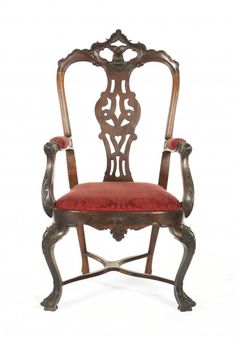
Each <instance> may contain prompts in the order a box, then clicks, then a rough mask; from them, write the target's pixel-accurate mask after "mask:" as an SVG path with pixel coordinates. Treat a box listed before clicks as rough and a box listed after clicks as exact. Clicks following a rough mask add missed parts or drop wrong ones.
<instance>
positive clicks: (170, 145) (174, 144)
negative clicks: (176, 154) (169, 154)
mask: <svg viewBox="0 0 236 341" xmlns="http://www.w3.org/2000/svg"><path fill="white" fill-rule="evenodd" d="M180 142H186V141H185V140H184V139H181V138H179V137H177V138H173V139H169V140H166V142H165V148H166V149H167V150H170V151H176V150H177V148H178V144H179V143H180Z"/></svg>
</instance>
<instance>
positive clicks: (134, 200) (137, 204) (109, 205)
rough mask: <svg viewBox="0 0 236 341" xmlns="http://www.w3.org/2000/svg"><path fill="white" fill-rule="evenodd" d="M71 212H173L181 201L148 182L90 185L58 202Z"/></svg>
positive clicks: (58, 204) (72, 191) (98, 183)
mask: <svg viewBox="0 0 236 341" xmlns="http://www.w3.org/2000/svg"><path fill="white" fill-rule="evenodd" d="M56 207H57V208H61V209H64V210H71V211H172V210H176V209H178V208H180V207H181V204H180V202H179V201H178V200H177V199H176V198H175V197H174V196H173V195H172V194H170V193H168V192H167V191H166V190H165V189H163V188H162V187H161V186H159V185H155V184H150V183H144V182H90V183H84V184H81V185H76V186H75V187H73V188H72V190H71V191H70V192H69V193H67V194H66V195H64V196H62V197H61V198H60V199H59V200H57V202H56Z"/></svg>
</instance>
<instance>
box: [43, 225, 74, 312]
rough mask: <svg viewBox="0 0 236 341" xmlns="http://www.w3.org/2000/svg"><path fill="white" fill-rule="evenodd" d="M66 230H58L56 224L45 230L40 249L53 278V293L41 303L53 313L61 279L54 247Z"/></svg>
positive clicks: (60, 289) (58, 295) (59, 294)
mask: <svg viewBox="0 0 236 341" xmlns="http://www.w3.org/2000/svg"><path fill="white" fill-rule="evenodd" d="M68 230H69V228H59V227H58V226H57V225H56V224H53V225H52V226H50V227H48V228H47V229H46V231H45V233H44V235H43V242H42V249H43V253H44V256H45V259H46V262H47V264H48V267H49V270H50V272H51V274H52V277H53V291H52V292H51V294H50V295H49V296H48V297H46V298H45V299H44V300H43V301H42V302H41V305H42V306H43V307H44V310H50V311H55V310H56V309H57V303H58V302H59V300H60V298H61V294H62V279H61V275H60V272H59V270H58V267H57V263H56V260H55V256H54V247H55V244H56V242H57V241H58V240H60V239H61V238H62V237H63V236H64V235H65V234H66V233H67V232H68Z"/></svg>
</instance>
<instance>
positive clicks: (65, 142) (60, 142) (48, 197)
mask: <svg viewBox="0 0 236 341" xmlns="http://www.w3.org/2000/svg"><path fill="white" fill-rule="evenodd" d="M67 149H72V146H71V140H70V139H69V138H68V137H65V136H62V137H54V138H53V139H51V140H50V142H48V143H46V144H45V146H44V152H45V154H46V156H47V167H46V171H45V175H44V178H43V184H42V203H43V208H44V211H45V212H46V214H47V215H48V216H49V217H52V213H53V209H54V205H55V201H56V200H55V197H54V193H53V182H54V165H55V160H56V154H57V152H58V151H59V150H67Z"/></svg>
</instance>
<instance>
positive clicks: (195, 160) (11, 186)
mask: <svg viewBox="0 0 236 341" xmlns="http://www.w3.org/2000/svg"><path fill="white" fill-rule="evenodd" d="M117 28H120V29H122V31H123V32H124V33H125V34H126V35H127V36H128V38H129V39H132V41H133V42H136V41H141V42H144V43H145V44H146V46H147V47H148V48H155V49H163V50H166V51H167V52H168V53H169V54H170V55H171V56H172V57H173V58H175V59H176V60H178V61H179V62H180V70H181V89H180V98H179V104H178V108H177V120H176V125H175V134H174V135H175V136H178V137H184V138H186V139H187V140H188V141H189V142H190V143H191V144H192V145H193V154H192V155H191V168H192V173H193V176H194V179H195V185H196V205H195V208H194V211H193V213H192V215H191V216H190V218H188V220H187V224H188V225H190V226H191V227H192V229H193V230H194V232H195V234H196V237H197V243H198V247H197V252H196V255H195V257H194V260H193V262H192V264H191V267H190V269H189V271H188V274H187V276H186V279H185V289H186V291H187V293H188V294H189V295H190V296H192V297H193V298H194V299H195V300H196V301H197V306H196V307H195V309H194V310H193V312H191V313H180V312H179V311H178V310H177V309H176V302H175V300H174V296H173V292H172V287H171V286H168V285H167V284H163V283H157V282H152V281H145V280H141V279H133V278H130V277H125V276H122V275H121V274H116V273H110V274H107V275H106V276H103V277H98V278H96V279H92V280H88V281H84V282H79V283H76V284H71V285H70V286H68V287H65V288H64V292H63V297H62V300H61V302H60V305H59V309H58V310H57V312H55V313H50V312H44V311H43V309H42V308H41V307H40V305H39V302H40V301H41V300H42V298H43V297H45V296H47V294H49V292H50V290H51V283H52V281H51V277H50V274H49V272H48V269H47V267H46V263H45V261H44V258H43V256H42V253H41V249H40V243H41V236H42V233H43V231H44V230H45V228H46V226H49V225H50V219H49V218H48V217H47V216H46V215H45V214H44V212H43V210H42V208H41V202H40V186H41V181H42V177H43V173H44V169H45V157H44V154H43V151H42V147H43V144H44V143H45V142H46V141H47V140H48V139H49V138H50V137H52V136H55V135H61V134H62V127H61V122H60V116H59V105H58V99H57V93H56V83H55V73H56V62H57V60H58V59H60V58H62V57H65V56H66V55H67V53H69V52H71V51H72V50H73V49H74V48H87V47H88V48H89V47H90V44H92V43H93V42H95V41H97V40H99V41H104V39H105V38H108V37H109V36H110V34H111V33H113V32H114V31H115V30H116V29H117ZM0 32H1V38H0V65H1V71H0V120H1V124H0V139H1V177H0V182H1V183H0V189H1V192H0V195H1V196H0V199H1V221H0V228H1V237H0V260H1V266H0V271H1V276H0V278H1V279H0V288H1V289H0V314H1V316H0V337H1V340H4V341H5V340H15V339H18V340H42V339H43V340H65V339H68V340H69V339H70V340H71V341H73V340H80V339H81V340H92V339H96V340H110V339H112V340H120V339H123V340H126V339H128V338H129V339H131V340H146V339H151V340H152V339H154V338H155V339H157V340H158V339H160V338H162V340H169V339H172V338H173V337H174V338H175V340H188V339H191V340H199V338H208V339H209V340H213V339H214V340H216V339H219V340H222V339H224V340H227V341H228V340H235V338H236V332H235V326H234V323H235V318H234V316H235V314H234V307H235V304H236V294H235V289H236V267H235V261H236V258H235V257H236V248H235V237H236V233H235V219H234V216H235V202H234V195H235V185H236V184H235V182H236V180H235V168H234V165H235V159H236V156H235V113H236V104H235V91H236V69H235V60H236V42H235V41H236V40H235V32H236V21H235V9H234V1H230V0H225V1H217V0H215V1H211V0H209V1H207V0H205V1H203V0H199V1H184V0H179V1H152V0H151V1H150V0H147V1H145V2H144V1H142V2H141V1H128V0H126V1H124V0H120V1H116V2H112V1H105V0H100V1H96V2H95V1H87V2H82V1H72V0H67V1H60V0H58V1H45V0H41V1H29V0H21V1H11V0H6V1H4V0H1V1H0ZM94 69H95V71H96V72H98V69H97V68H94ZM73 70H75V68H74V69H73ZM140 70H141V69H140ZM165 71H166V72H168V71H167V70H166V69H165ZM75 72H77V71H76V70H75ZM89 72H90V77H91V79H92V80H93V85H94V86H95V90H96V95H95V97H94V98H93V99H94V100H96V99H97V98H98V96H99V94H100V92H101V91H103V90H104V85H105V82H104V78H102V80H101V84H102V87H101V86H97V84H99V85H100V83H99V82H98V81H97V78H94V79H95V80H94V79H93V75H95V72H94V71H90V69H89ZM93 72H94V73H93ZM148 72H149V73H148ZM160 72H162V71H160ZM137 74H138V73H137ZM77 75H78V76H79V73H78V74H77ZM98 75H101V73H100V70H99V72H98ZM138 75H139V76H137V79H136V80H138V82H137V88H135V84H136V83H135V79H134V81H133V82H134V83H133V90H135V91H136V93H137V97H138V99H139V101H140V102H141V105H142V102H143V98H141V97H142V96H143V97H145V96H144V95H142V93H143V92H142V91H141V90H142V89H141V88H138V84H140V80H142V77H147V78H146V79H150V77H151V76H152V73H151V72H150V71H149V70H148V69H147V75H146V76H144V73H142V71H140V73H139V74H138ZM153 75H155V74H153ZM94 77H97V76H94ZM101 77H103V76H101ZM68 79H69V78H68ZM143 82H144V94H145V88H146V83H145V79H144V81H143ZM164 83H165V82H164ZM87 85H88V84H87ZM96 86H97V88H96ZM80 91H81V94H82V96H80ZM91 91H92V90H91ZM152 91H153V93H152V92H150V93H149V100H151V99H153V98H154V99H155V98H157V99H158V98H160V97H161V96H160V97H155V96H157V95H155V89H154V90H152ZM94 93H95V92H94ZM92 94H93V92H92ZM146 94H147V92H146ZM150 94H151V95H150ZM73 95H74V96H77V97H76V101H78V103H80V99H81V97H82V98H84V93H83V87H82V88H80V89H79V90H78V94H76V93H74V94H73ZM88 96H90V95H88ZM91 96H93V95H91ZM86 99H87V98H86ZM90 100H91V99H90V98H89V97H88V100H87V101H88V102H89V103H90ZM76 101H75V98H74V102H73V100H72V102H73V103H74V104H75V106H76V105H77V104H78V103H77V102H76ZM81 103H82V102H81ZM78 105H79V104H78ZM90 105H91V108H92V109H93V105H94V102H92V101H91V103H90ZM146 108H148V107H146ZM82 111H83V110H82ZM83 115H84V116H83ZM146 115H147V121H146V122H147V123H145V106H143V112H142V120H141V122H140V128H138V130H137V133H138V135H139V140H138V141H139V142H138V141H137V142H135V143H136V145H135V146H134V147H133V151H134V153H133V156H132V165H133V166H134V167H133V168H134V169H136V171H134V174H135V179H138V180H143V181H152V182H154V181H157V176H158V162H159V159H160V158H159V154H155V152H154V150H153V151H151V152H150V151H149V152H147V151H146V150H147V149H146V147H147V142H149V137H150V140H151V138H152V139H153V141H155V142H156V144H157V145H159V146H160V148H161V147H162V143H163V134H164V131H163V130H162V135H161V134H159V133H157V131H156V127H159V123H158V122H159V121H158V119H156V121H155V120H154V119H155V118H156V116H155V113H154V112H153V114H152V112H150V116H148V115H149V111H148V110H147V111H146ZM163 115H164V113H163ZM77 117H78V127H79V128H78V129H80V130H81V129H82V130H81V131H82V132H83V131H84V128H81V124H82V123H84V124H85V125H86V124H88V123H89V120H90V119H91V124H92V128H91V131H90V132H89V134H90V133H91V136H92V132H93V133H94V134H93V137H91V145H90V144H89V147H88V149H89V155H90V154H91V157H90V158H87V162H88V164H87V163H85V162H84V160H85V156H84V155H85V154H84V152H85V151H82V150H83V148H82V147H83V145H82V144H81V146H80V145H79V148H78V149H79V150H78V149H77V152H78V154H79V155H78V160H79V163H80V165H79V168H80V171H81V172H80V174H81V175H80V180H81V181H90V180H94V179H96V180H100V179H101V178H102V172H103V171H104V156H102V157H101V159H99V158H98V155H100V154H99V153H100V151H101V153H102V152H103V150H102V148H103V146H102V142H101V141H99V140H98V139H97V134H98V133H99V127H98V125H97V122H96V119H95V117H94V114H93V110H90V111H89V112H84V111H83V113H80V112H78V116H77ZM151 119H152V120H151ZM92 122H93V123H92ZM76 124H77V123H76V122H75V123H74V125H75V126H76ZM93 124H94V126H93ZM145 129H146V130H145ZM142 132H143V135H142ZM82 135H83V134H82ZM141 136H145V138H146V140H145V138H143V140H142V137H141ZM84 137H85V138H89V139H90V135H89V137H88V136H87V137H86V136H84ZM93 139H94V140H93ZM142 141H144V142H145V143H143V144H142V143H141V142H142ZM81 143H82V142H81ZM92 143H95V145H96V147H95V148H96V149H95V150H96V151H97V152H96V153H94V154H95V155H94V157H95V161H96V162H95V166H92V163H91V160H92V156H93V151H94V147H93V144H92ZM139 143H140V144H139ZM139 148H140V149H139ZM142 148H143V149H142ZM131 153H132V150H131ZM80 160H81V162H80ZM97 160H102V162H100V163H98V162H99V161H97ZM148 160H149V161H150V160H152V162H153V163H150V162H149V163H148ZM58 161H59V165H60V164H61V165H63V161H64V159H63V157H60V158H59V160H58ZM135 166H136V168H135ZM173 167H174V171H172V172H171V177H172V181H171V183H170V185H171V186H172V188H173V191H174V192H175V191H176V193H177V192H178V191H179V190H180V187H178V186H177V185H176V183H177V180H176V179H177V175H176V173H178V172H179V169H177V159H176V164H175V162H174V163H173ZM62 168H63V167H62ZM64 168H65V167H64ZM64 168H63V170H64ZM57 169H58V171H59V167H58V168H57ZM135 172H136V173H135ZM61 173H62V174H59V177H58V176H57V177H56V180H57V181H58V183H59V184H61V183H63V179H66V177H65V175H63V171H61ZM60 176H61V177H60ZM60 179H61V180H60ZM56 190H57V191H58V193H59V192H60V191H62V190H64V188H63V186H60V185H59V186H58V185H57V189H56ZM176 195H180V196H181V194H176ZM87 231H88V233H87V235H88V248H89V250H91V251H95V252H98V253H99V252H100V253H102V254H103V255H104V256H105V257H108V258H111V259H113V258H114V259H116V258H119V257H122V256H123V255H127V254H133V253H134V254H136V253H139V252H144V251H145V250H146V248H147V245H148V235H147V232H149V231H140V232H139V233H137V232H136V233H134V232H132V231H131V232H129V233H128V235H127V236H126V238H125V240H124V241H122V243H116V242H115V241H113V239H112V238H111V236H110V235H109V233H108V231H105V232H99V231H96V230H91V229H89V228H88V229H87ZM74 232H75V231H71V233H70V234H69V235H67V237H66V238H65V239H64V240H63V241H61V242H60V245H59V244H58V247H57V248H56V252H57V256H58V262H59V263H60V266H61V269H62V274H63V277H64V278H67V277H70V276H76V275H77V274H78V272H79V269H80V257H79V249H78V244H77V240H76V235H75V233H74ZM157 246H158V248H157V252H156V259H155V263H154V272H156V273H158V274H159V275H165V276H172V277H173V276H174V273H175V270H176V268H177V266H178V262H179V261H180V258H181V252H182V247H181V245H180V244H179V243H178V242H177V241H176V240H174V239H173V238H172V236H171V235H170V234H169V233H168V231H167V230H163V231H161V233H160V239H159V240H158V244H157ZM93 266H94V265H93V264H92V267H93ZM134 266H136V268H137V269H139V270H142V269H143V263H142V262H140V263H137V265H135V264H134ZM155 270H156V271H155Z"/></svg>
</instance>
